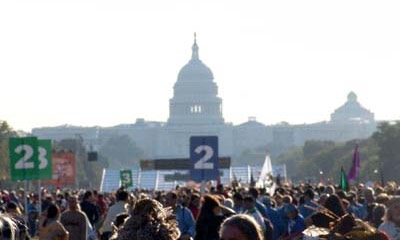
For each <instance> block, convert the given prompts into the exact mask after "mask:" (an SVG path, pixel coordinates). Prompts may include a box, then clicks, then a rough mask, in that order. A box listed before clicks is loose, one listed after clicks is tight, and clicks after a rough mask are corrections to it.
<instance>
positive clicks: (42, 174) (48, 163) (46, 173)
mask: <svg viewBox="0 0 400 240" xmlns="http://www.w3.org/2000/svg"><path fill="white" fill-rule="evenodd" d="M38 141H39V149H38V150H39V156H38V158H39V179H42V180H49V179H52V178H53V166H52V159H51V153H52V148H51V140H42V139H39V140H38Z"/></svg>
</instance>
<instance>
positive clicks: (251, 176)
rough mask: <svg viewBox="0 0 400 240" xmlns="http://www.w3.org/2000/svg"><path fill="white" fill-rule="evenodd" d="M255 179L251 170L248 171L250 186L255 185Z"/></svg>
mask: <svg viewBox="0 0 400 240" xmlns="http://www.w3.org/2000/svg"><path fill="white" fill-rule="evenodd" d="M255 186H256V181H254V176H253V171H251V173H250V187H255Z"/></svg>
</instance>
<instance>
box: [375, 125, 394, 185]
mask: <svg viewBox="0 0 400 240" xmlns="http://www.w3.org/2000/svg"><path fill="white" fill-rule="evenodd" d="M373 139H375V141H376V142H377V144H378V147H379V150H378V152H379V163H380V164H382V170H383V173H384V176H385V180H386V181H392V180H394V181H399V180H400V175H399V171H400V162H399V160H400V122H399V121H397V122H394V123H389V122H383V123H381V124H380V125H379V126H378V131H377V132H375V133H374V135H373Z"/></svg>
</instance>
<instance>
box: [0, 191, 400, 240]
mask: <svg viewBox="0 0 400 240" xmlns="http://www.w3.org/2000/svg"><path fill="white" fill-rule="evenodd" d="M23 196H25V194H23V189H21V190H20V191H6V190H1V193H0V201H1V202H0V205H1V213H0V240H2V239H19V240H23V239H43V240H53V239H54V240H67V239H71V240H109V239H111V240H129V239H133V240H136V239H143V240H154V239H160V240H178V239H181V240H189V239H193V240H219V239H220V240H278V239H279V240H291V239H394V240H400V190H399V187H398V186H397V185H396V184H395V183H390V184H387V185H386V186H385V187H383V186H378V185H377V186H375V187H370V186H366V185H363V184H356V185H354V186H353V188H352V189H351V190H349V191H347V192H345V191H343V190H341V189H339V188H338V187H335V186H332V185H322V184H319V185H311V184H299V185H296V186H294V185H290V186H289V185H281V186H279V187H277V188H276V189H275V192H274V194H272V195H270V194H269V193H268V192H267V191H266V189H262V188H261V189H260V188H255V187H251V186H247V187H240V186H234V187H232V186H225V187H224V186H223V185H217V186H216V187H209V188H208V189H206V190H205V191H204V193H203V194H201V193H200V190H199V189H196V188H186V187H179V186H178V187H176V189H174V190H173V191H149V190H145V189H136V190H133V191H127V190H126V189H124V188H120V189H118V190H116V191H115V192H112V193H100V192H97V191H95V190H69V189H65V190H63V191H61V190H59V189H58V190H56V191H54V192H51V191H47V190H46V189H43V190H42V191H41V197H42V199H43V200H42V201H41V205H40V206H39V201H38V200H39V198H38V194H34V193H31V194H27V195H26V196H27V197H26V198H24V197H23ZM25 200H26V201H27V202H26V203H25ZM25 206H27V209H24V207H25ZM25 210H26V212H27V213H28V214H27V215H25V214H24V212H25Z"/></svg>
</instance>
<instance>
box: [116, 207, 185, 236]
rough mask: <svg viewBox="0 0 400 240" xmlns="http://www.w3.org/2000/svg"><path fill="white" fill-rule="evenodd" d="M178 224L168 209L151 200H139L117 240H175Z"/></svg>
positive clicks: (177, 233)
mask: <svg viewBox="0 0 400 240" xmlns="http://www.w3.org/2000/svg"><path fill="white" fill-rule="evenodd" d="M179 236H180V232H179V229H178V223H177V221H176V220H175V218H174V216H173V215H172V211H171V209H169V208H164V207H163V206H162V205H161V203H159V202H157V201H156V200H153V199H142V200H139V201H138V202H137V203H136V205H135V208H134V209H133V210H132V211H131V213H130V216H129V218H128V219H126V221H125V223H124V225H123V226H122V227H121V229H120V230H119V231H118V235H117V238H116V239H118V240H139V239H140V240H177V239H178V238H179Z"/></svg>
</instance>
